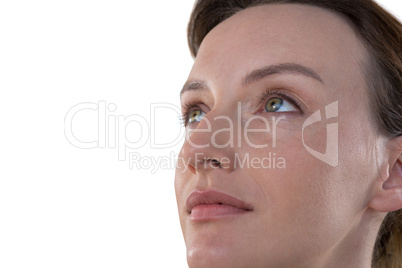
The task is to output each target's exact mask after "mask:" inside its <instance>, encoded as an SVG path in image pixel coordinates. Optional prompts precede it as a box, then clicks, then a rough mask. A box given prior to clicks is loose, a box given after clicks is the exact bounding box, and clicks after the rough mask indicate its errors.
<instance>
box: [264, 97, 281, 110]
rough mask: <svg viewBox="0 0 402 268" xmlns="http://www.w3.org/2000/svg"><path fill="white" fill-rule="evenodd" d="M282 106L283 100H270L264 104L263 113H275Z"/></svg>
mask: <svg viewBox="0 0 402 268" xmlns="http://www.w3.org/2000/svg"><path fill="white" fill-rule="evenodd" d="M282 104H283V99H281V98H272V99H269V100H268V101H267V104H265V111H267V112H276V111H278V110H279V109H280V108H281V107H282Z"/></svg>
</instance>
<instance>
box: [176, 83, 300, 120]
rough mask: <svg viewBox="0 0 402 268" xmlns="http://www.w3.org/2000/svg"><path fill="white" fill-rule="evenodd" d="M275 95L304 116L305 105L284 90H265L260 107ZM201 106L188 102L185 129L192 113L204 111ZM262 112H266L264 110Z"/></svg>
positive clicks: (185, 112)
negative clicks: (197, 110)
mask: <svg viewBox="0 0 402 268" xmlns="http://www.w3.org/2000/svg"><path fill="white" fill-rule="evenodd" d="M273 95H276V96H279V97H281V98H283V99H285V100H287V101H289V102H290V103H291V104H292V105H294V106H295V108H297V109H298V110H299V111H300V112H301V113H302V114H303V110H302V108H301V107H303V104H302V103H301V102H300V101H298V100H297V99H295V98H293V97H291V96H290V95H289V94H287V93H285V92H283V91H282V90H277V89H275V90H272V89H267V90H265V91H264V92H263V93H262V94H261V95H260V97H259V98H258V99H259V102H258V107H259V106H261V104H262V103H264V102H265V101H268V99H269V98H271V97H272V96H273ZM199 104H202V103H199V102H197V101H195V100H192V101H188V102H186V103H184V112H183V114H182V115H181V118H180V123H181V124H182V125H183V126H184V127H187V125H188V120H189V116H190V114H191V112H192V111H193V110H195V109H200V110H201V111H202V110H203V109H202V108H201V107H200V106H199ZM262 110H264V108H263V109H262Z"/></svg>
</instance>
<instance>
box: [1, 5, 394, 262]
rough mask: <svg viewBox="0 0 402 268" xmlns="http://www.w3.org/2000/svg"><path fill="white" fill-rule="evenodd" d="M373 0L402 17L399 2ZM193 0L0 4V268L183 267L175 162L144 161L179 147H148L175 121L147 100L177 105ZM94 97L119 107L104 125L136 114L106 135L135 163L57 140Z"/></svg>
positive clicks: (92, 125) (79, 134)
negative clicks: (127, 144) (125, 145)
mask: <svg viewBox="0 0 402 268" xmlns="http://www.w3.org/2000/svg"><path fill="white" fill-rule="evenodd" d="M379 2H380V3H381V4H383V5H384V6H385V7H387V9H389V10H391V11H392V12H393V13H394V14H396V15H397V16H398V17H399V18H401V17H402V4H401V2H400V1H399V0H382V1H379ZM192 4H193V1H189V0H180V1H164V0H163V1H162V0H154V1H120V0H119V1H99V0H98V1H89V0H80V1H77V0H73V1H1V2H0V267H187V265H186V260H185V246H184V242H183V239H182V236H181V230H180V226H179V220H178V215H177V211H176V201H175V195H174V187H173V181H174V168H173V167H166V166H165V167H164V168H159V169H158V170H157V171H156V172H153V171H152V168H151V169H149V168H148V169H147V165H148V164H149V162H148V160H151V158H153V159H154V160H158V159H159V160H163V161H165V164H166V161H168V160H170V161H174V159H173V158H174V157H173V158H172V159H169V157H170V155H171V154H172V153H176V154H177V153H178V151H179V149H180V143H179V144H176V145H174V146H169V148H164V149H156V148H153V147H155V146H152V144H151V142H152V140H155V141H156V142H157V143H168V142H169V141H173V140H174V139H175V138H176V137H177V136H178V135H179V133H180V131H181V130H182V127H181V126H180V125H179V120H178V118H177V114H176V113H175V111H174V110H172V109H170V110H169V109H165V110H163V109H161V110H158V112H157V113H156V114H155V117H153V118H151V114H150V112H151V107H150V105H151V103H161V102H163V103H170V104H173V105H176V106H178V105H179V91H180V89H181V86H182V85H183V83H184V82H185V80H186V77H187V75H188V73H189V70H190V68H191V65H192V59H191V56H190V53H189V51H188V48H187V41H186V27H187V21H188V18H189V15H190V12H191V8H192ZM100 101H104V102H105V103H106V105H108V104H111V103H112V104H114V105H115V106H116V107H117V109H116V110H115V111H112V112H111V111H107V112H106V114H107V116H108V118H111V119H110V120H112V121H110V122H113V120H114V119H117V118H119V117H120V118H123V119H124V118H126V120H128V119H127V117H128V116H130V115H134V116H137V118H138V116H142V117H143V118H144V119H145V121H146V122H148V123H149V124H150V126H149V127H145V128H143V129H142V132H141V131H138V130H139V129H140V128H139V127H140V125H139V123H135V122H133V123H130V124H128V126H127V129H124V128H123V129H120V130H119V129H117V131H115V132H114V133H117V134H119V132H120V134H122V133H123V134H127V136H129V137H131V138H130V139H131V141H132V142H133V143H135V142H136V141H138V142H140V141H141V142H142V141H147V138H149V140H148V141H147V142H146V144H145V145H143V146H142V147H141V148H138V149H127V154H129V153H130V152H131V153H137V155H136V157H137V161H138V160H140V159H139V158H138V156H140V157H142V159H141V162H137V164H136V165H137V166H136V167H135V166H134V167H133V168H131V169H130V165H129V161H128V160H126V161H119V158H118V149H117V148H113V141H115V142H117V143H118V142H119V141H120V142H124V139H122V138H120V139H118V138H117V137H116V138H113V136H110V137H109V140H107V141H106V144H105V146H104V147H106V148H95V149H80V148H77V147H75V146H73V145H72V144H71V143H70V142H69V141H68V140H67V138H66V137H65V130H64V128H65V116H66V114H67V113H68V111H69V110H70V108H72V107H73V106H75V105H77V104H80V103H93V105H98V103H99V102H100ZM151 119H152V120H153V121H152V120H151ZM103 122H105V121H104V120H103ZM152 122H154V123H153V126H154V128H153V129H152V125H151V123H152ZM126 123H127V122H126ZM123 126H124V124H123ZM143 127H144V125H143ZM97 128H98V113H97V111H91V110H85V111H81V112H79V113H77V114H76V116H75V117H74V120H73V124H72V130H73V133H74V135H75V136H76V138H77V139H80V140H81V141H92V140H96V139H97V138H98V131H97ZM105 129H106V130H107V132H109V131H110V132H111V133H113V131H114V130H115V128H114V127H113V124H108V123H106V127H105ZM124 132H125V133H124ZM139 133H142V135H143V136H140V134H139ZM161 157H164V158H161ZM139 164H142V165H143V169H139V168H140V166H139Z"/></svg>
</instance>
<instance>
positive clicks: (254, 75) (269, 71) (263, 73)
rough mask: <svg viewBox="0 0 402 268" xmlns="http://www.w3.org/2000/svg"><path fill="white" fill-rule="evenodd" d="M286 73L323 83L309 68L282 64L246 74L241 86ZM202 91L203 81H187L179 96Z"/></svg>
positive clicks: (205, 87)
mask: <svg viewBox="0 0 402 268" xmlns="http://www.w3.org/2000/svg"><path fill="white" fill-rule="evenodd" d="M287 73H293V74H294V73H296V74H302V75H304V76H307V77H310V78H313V79H315V80H317V81H319V82H321V83H324V82H323V80H322V78H321V77H320V76H319V75H318V74H317V73H316V72H315V71H314V70H313V69H311V68H309V67H306V66H303V65H300V64H296V63H282V64H276V65H268V66H265V67H262V68H260V69H256V70H254V71H252V72H251V73H249V74H247V75H246V76H245V78H244V79H243V86H247V85H249V84H251V83H254V82H257V81H258V80H261V79H263V78H265V77H267V76H270V75H275V74H287ZM202 89H208V86H207V83H206V82H205V81H188V82H186V83H185V84H184V86H183V89H182V90H181V92H180V96H181V95H182V94H183V93H184V92H186V91H191V90H202Z"/></svg>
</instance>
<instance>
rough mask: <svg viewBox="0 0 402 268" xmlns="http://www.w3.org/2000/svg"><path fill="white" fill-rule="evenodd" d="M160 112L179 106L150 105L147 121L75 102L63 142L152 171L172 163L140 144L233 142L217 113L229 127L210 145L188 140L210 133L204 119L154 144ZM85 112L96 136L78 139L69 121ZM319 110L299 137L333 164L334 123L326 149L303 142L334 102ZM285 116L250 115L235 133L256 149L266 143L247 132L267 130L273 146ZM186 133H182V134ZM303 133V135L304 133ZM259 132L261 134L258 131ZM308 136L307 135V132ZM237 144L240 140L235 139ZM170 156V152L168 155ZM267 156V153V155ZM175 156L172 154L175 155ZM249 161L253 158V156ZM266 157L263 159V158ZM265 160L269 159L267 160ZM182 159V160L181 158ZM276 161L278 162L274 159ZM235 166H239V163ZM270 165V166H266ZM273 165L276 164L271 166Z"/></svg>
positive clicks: (330, 114)
mask: <svg viewBox="0 0 402 268" xmlns="http://www.w3.org/2000/svg"><path fill="white" fill-rule="evenodd" d="M162 109H164V110H163V113H164V114H166V113H167V112H172V111H173V112H174V113H175V114H177V117H180V114H181V110H180V108H179V107H177V106H175V105H172V104H169V103H153V104H150V120H147V119H146V118H145V117H144V116H142V115H139V114H132V115H129V116H124V115H117V114H115V111H116V110H117V106H116V105H115V104H114V103H109V104H108V105H107V103H106V102H105V101H99V102H98V103H91V102H84V103H79V104H76V105H74V106H73V107H71V108H70V109H69V110H68V112H67V113H66V116H65V118H64V134H65V137H66V139H67V141H68V142H69V143H70V144H71V145H73V146H75V147H77V148H82V149H93V148H109V149H117V151H118V160H119V161H126V160H127V156H128V157H129V162H130V163H129V165H130V168H131V169H132V168H133V167H134V166H135V167H136V169H142V168H141V167H142V166H144V169H146V167H148V166H151V164H149V163H152V170H153V173H154V171H155V164H156V165H158V163H164V165H165V166H166V167H170V168H171V167H172V164H167V163H173V162H174V161H172V160H168V159H164V158H160V159H151V158H152V156H148V157H144V156H141V155H140V154H139V153H138V149H140V148H142V147H144V146H145V145H146V144H149V146H150V149H167V148H172V147H173V146H175V145H178V144H179V143H181V142H182V141H183V139H184V138H185V139H186V141H187V142H188V143H189V144H190V145H191V146H193V147H194V148H206V147H208V146H210V145H211V144H212V146H214V147H216V148H222V146H223V147H224V146H234V144H236V142H234V140H233V133H234V131H235V129H234V127H233V125H234V124H233V122H232V119H231V118H229V117H225V116H217V117H216V118H214V119H213V120H214V121H216V120H226V121H228V125H229V126H230V127H229V128H224V129H218V130H215V132H214V133H210V134H211V135H210V136H211V141H210V143H211V144H209V143H208V144H205V145H197V144H192V141H191V138H190V136H191V134H192V133H194V132H202V133H203V132H212V128H211V125H210V124H211V123H210V122H209V121H208V119H207V118H205V119H206V125H207V129H192V130H189V131H185V129H184V128H181V127H178V128H177V130H178V131H179V132H178V133H177V135H176V136H175V138H173V139H172V140H170V141H169V142H167V143H166V142H165V143H160V142H159V143H158V142H157V141H156V135H155V134H156V126H155V124H156V122H155V118H156V112H157V110H159V111H162ZM85 112H92V113H96V115H97V137H96V138H95V137H94V138H93V139H92V140H80V139H79V137H77V135H76V134H75V133H74V131H73V121H74V119H75V117H76V116H77V114H79V113H83V114H85ZM321 112H322V111H321V110H318V111H316V112H314V113H313V114H312V115H311V116H309V117H308V118H307V119H306V120H305V121H304V123H303V126H302V130H301V136H302V137H301V138H302V142H303V146H304V148H305V149H306V150H307V152H309V153H310V154H311V155H312V156H314V157H315V158H317V159H318V160H320V161H322V162H324V163H326V164H328V165H330V166H332V167H336V166H337V165H338V123H337V122H335V123H327V124H326V147H325V148H326V149H325V152H324V153H321V152H318V151H316V150H314V149H312V148H311V147H309V146H308V145H307V144H306V140H305V137H306V136H308V132H309V131H308V129H307V127H309V126H314V124H315V123H318V122H324V123H325V120H329V119H333V118H337V117H338V101H335V102H333V103H331V104H329V105H326V106H325V108H324V111H323V113H324V114H325V116H323V117H322V116H321ZM237 113H238V115H237V117H238V120H240V118H241V104H240V103H239V104H238V111H237ZM285 118H286V116H284V115H281V116H280V117H279V118H276V117H272V125H271V124H270V123H269V122H268V121H267V119H266V118H265V117H262V116H253V117H251V118H249V119H248V121H247V122H246V124H245V125H244V129H241V128H242V127H241V125H242V124H241V123H240V122H237V125H238V129H237V132H238V135H237V136H241V135H244V138H245V141H246V142H247V145H248V146H250V147H251V148H258V149H265V148H267V147H268V144H263V145H260V144H254V143H252V142H251V141H250V140H249V139H248V135H249V134H250V133H253V132H256V133H270V136H271V138H272V144H271V145H272V148H275V147H277V141H276V138H277V133H276V130H277V125H278V124H279V123H280V121H281V120H283V119H285ZM253 120H262V121H263V122H264V124H265V128H263V129H250V128H249V123H250V122H251V121H253ZM129 126H131V127H132V126H135V130H136V131H135V134H136V135H137V136H138V135H139V137H138V139H137V140H133V139H132V137H129V136H130V135H128V132H129V131H128V128H129ZM185 132H186V133H185ZM222 132H229V135H228V136H229V137H230V139H229V141H228V143H226V144H224V145H218V144H217V143H216V141H215V138H216V135H217V134H219V133H222ZM306 133H307V135H306ZM261 135H262V134H261ZM310 136H311V134H310ZM237 146H241V141H240V140H238V141H237ZM171 155H172V154H171ZM270 156H271V155H270ZM176 157H177V156H174V158H176ZM275 157H276V155H275V154H274V160H273V161H275ZM276 158H277V159H279V160H281V161H282V162H283V164H282V166H283V167H284V166H285V159H281V157H280V156H278V157H276ZM251 159H253V161H255V159H254V158H251ZM264 160H267V159H264ZM268 160H269V161H268ZM268 160H267V161H266V162H267V163H270V161H271V160H270V159H268ZM135 161H137V162H138V163H140V164H141V163H143V164H141V165H140V166H138V165H137V164H136V162H135ZM175 161H176V163H177V162H180V161H178V159H176V160H175ZM182 161H183V160H182ZM261 163H262V164H264V165H265V162H264V161H262V162H261ZM278 163H280V162H278ZM243 165H244V164H242V165H239V167H241V166H243ZM268 166H270V165H268ZM274 166H276V165H274Z"/></svg>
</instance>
